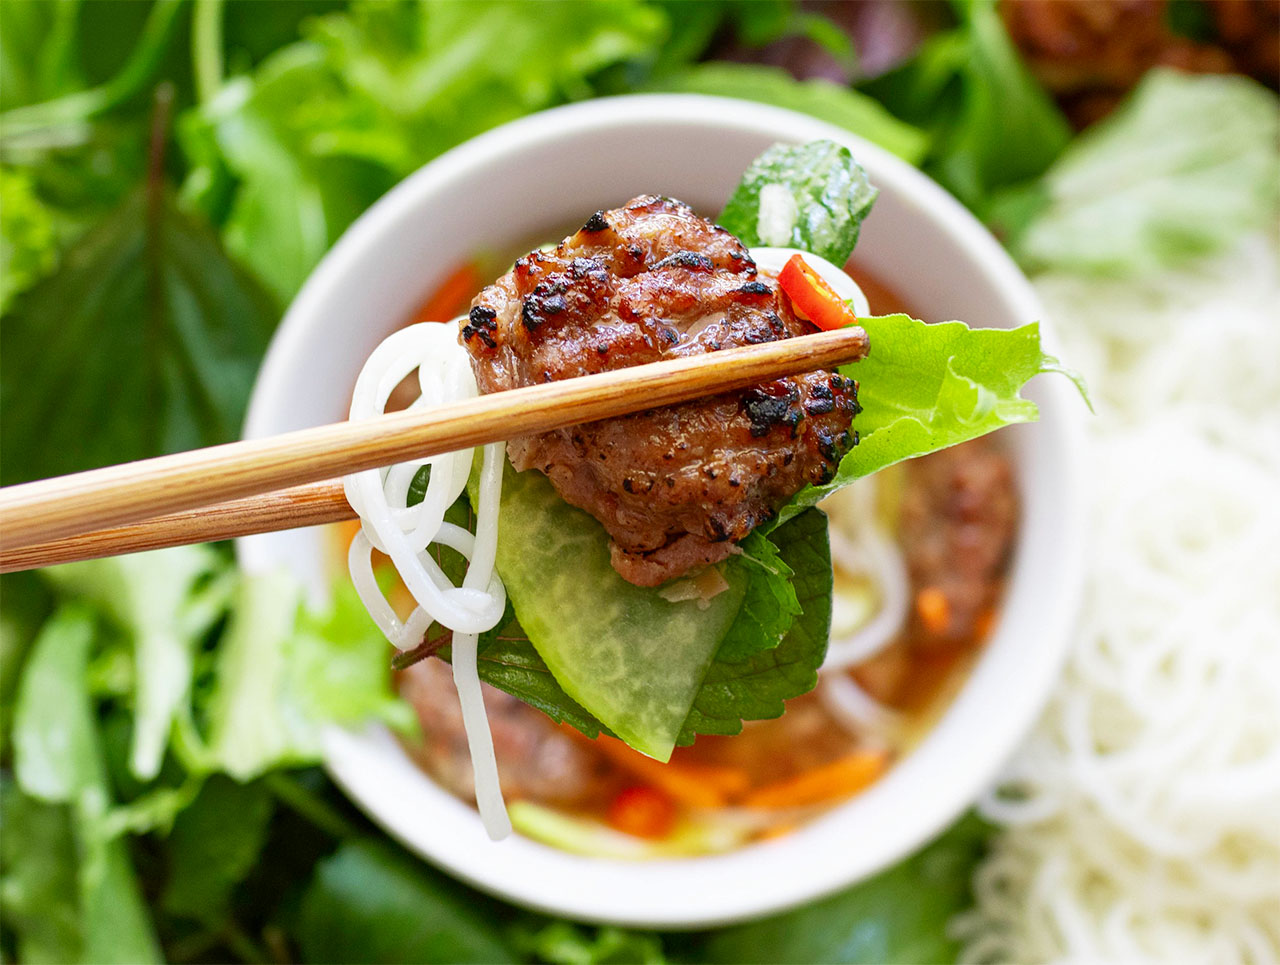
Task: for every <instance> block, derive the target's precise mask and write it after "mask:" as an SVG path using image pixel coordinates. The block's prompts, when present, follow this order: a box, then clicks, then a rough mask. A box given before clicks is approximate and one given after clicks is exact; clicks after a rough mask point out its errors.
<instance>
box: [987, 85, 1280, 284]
mask: <svg viewBox="0 0 1280 965" xmlns="http://www.w3.org/2000/svg"><path fill="white" fill-rule="evenodd" d="M1278 143H1280V101H1277V99H1276V95H1275V94H1274V93H1272V92H1271V91H1269V90H1267V89H1266V88H1265V87H1263V86H1262V85H1261V84H1258V83H1256V82H1255V81H1252V80H1250V79H1249V78H1247V77H1241V76H1218V75H1197V76H1192V75H1188V74H1183V73H1180V72H1178V71H1174V70H1164V69H1161V70H1154V71H1152V72H1151V73H1149V74H1148V75H1147V76H1146V77H1145V78H1144V80H1143V81H1142V83H1141V84H1140V85H1139V86H1138V87H1137V88H1136V89H1135V90H1134V91H1133V93H1132V94H1131V95H1130V96H1129V98H1128V100H1127V101H1126V102H1125V103H1124V105H1123V106H1121V108H1120V109H1119V110H1117V111H1116V113H1115V114H1113V115H1111V116H1110V117H1108V118H1107V119H1106V120H1104V121H1102V122H1100V123H1099V124H1097V125H1096V126H1094V127H1092V128H1090V129H1089V130H1088V131H1086V132H1085V133H1084V134H1082V135H1081V136H1080V137H1079V138H1077V139H1076V140H1075V141H1074V142H1073V143H1072V144H1071V146H1070V147H1069V148H1068V149H1067V150H1066V151H1065V152H1064V153H1063V155H1062V157H1061V158H1059V159H1058V161H1057V162H1056V163H1055V164H1054V165H1053V167H1052V168H1051V169H1050V170H1049V172H1048V173H1047V174H1046V175H1045V176H1044V178H1043V179H1042V180H1041V181H1040V182H1038V183H1037V184H1036V185H1035V186H1034V187H1033V188H1032V189H1031V191H1030V193H1029V194H1028V193H1027V192H1018V193H1015V194H1010V195H1006V196H1005V197H1004V198H1003V199H1002V200H1001V202H1000V203H999V204H998V205H997V206H996V208H995V209H994V211H993V218H995V219H996V220H997V221H999V220H1001V219H1002V218H1003V219H1004V220H1005V221H1006V222H1008V224H1009V226H1010V227H1012V228H1013V229H1014V230H1015V234H1014V237H1013V239H1012V241H1011V242H1010V246H1011V248H1012V250H1013V252H1014V254H1015V255H1016V256H1017V258H1018V259H1019V261H1021V262H1022V263H1023V264H1024V265H1026V266H1027V267H1028V268H1032V269H1045V268H1057V269H1063V270H1065V271H1076V272H1087V273H1099V274H1113V275H1132V274H1141V273H1146V272H1153V271H1159V270H1160V269H1163V268H1172V267H1176V266H1177V265H1178V264H1179V263H1181V262H1184V261H1186V260H1187V259H1189V258H1193V257H1196V256H1200V255H1204V254H1207V253H1211V252H1214V251H1220V250H1222V249H1223V248H1225V247H1226V246H1227V245H1229V244H1231V243H1232V242H1233V241H1235V240H1236V239H1237V238H1239V237H1241V236H1242V235H1244V234H1246V233H1248V232H1249V231H1251V230H1256V229H1258V228H1263V227H1268V226H1272V225H1274V224H1275V222H1276V214H1277V208H1276V205H1277V201H1278V200H1280V150H1278V149H1277V144H1278ZM1020 209H1021V210H1020ZM1027 210H1029V211H1030V212H1031V214H1030V217H1028V215H1027V213H1026V212H1027ZM1019 221H1023V222H1025V221H1029V224H1025V226H1023V227H1022V229H1021V230H1020V231H1018V230H1017V222H1019Z"/></svg>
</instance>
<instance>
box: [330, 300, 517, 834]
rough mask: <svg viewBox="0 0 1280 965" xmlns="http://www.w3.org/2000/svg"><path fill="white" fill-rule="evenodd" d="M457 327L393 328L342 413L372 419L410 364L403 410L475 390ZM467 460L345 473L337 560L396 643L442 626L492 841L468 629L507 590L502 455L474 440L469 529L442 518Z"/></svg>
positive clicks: (498, 804) (409, 643)
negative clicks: (453, 567) (454, 562)
mask: <svg viewBox="0 0 1280 965" xmlns="http://www.w3.org/2000/svg"><path fill="white" fill-rule="evenodd" d="M456 332H457V329H456V326H454V325H441V324H438V323H434V322H426V323H422V324H418V325H410V326H409V327H408V328H403V329H401V330H400V331H398V332H395V333H394V334H392V335H391V336H390V337H388V338H387V339H386V340H385V341H383V343H382V344H381V345H379V346H378V348H377V349H375V350H374V352H373V354H372V355H370V356H369V360H368V361H367V362H366V363H365V365H364V368H363V369H362V370H361V371H360V377H359V378H358V379H357V380H356V387H355V391H354V392H353V393H352V398H351V416H350V417H351V418H352V419H353V420H355V419H371V418H375V417H377V416H380V415H382V414H383V413H384V412H386V408H387V402H388V400H389V399H390V398H391V393H392V391H393V390H394V389H395V388H396V386H397V385H399V384H400V383H401V382H403V381H404V380H405V379H406V378H407V377H408V376H410V375H411V374H412V373H413V372H414V370H415V369H416V370H417V372H418V386H419V395H418V398H417V399H415V400H414V402H413V404H412V405H411V406H410V409H423V408H429V407H431V406H437V405H441V404H443V403H446V402H454V401H461V400H464V399H470V398H474V397H475V396H476V395H478V394H479V392H478V390H477V388H476V382H475V376H474V375H473V374H472V371H471V363H470V361H469V359H468V358H467V354H466V352H465V351H464V350H463V348H462V347H461V346H460V345H459V344H458V341H457V335H456ZM474 458H475V450H474V449H464V450H462V451H460V452H450V453H445V454H443V455H439V456H432V457H431V458H429V459H420V460H410V461H408V462H403V463H397V464H396V465H394V466H390V467H388V468H384V469H369V470H366V471H364V472H358V473H352V474H351V475H349V476H346V477H344V478H343V481H342V482H343V488H344V489H345V491H346V496H347V501H348V502H350V504H351V508H352V509H354V510H355V511H356V513H357V514H358V515H359V516H360V532H359V533H357V534H356V536H355V538H354V539H353V540H352V541H351V548H350V550H349V552H348V554H347V565H348V568H349V569H350V571H351V581H352V583H353V584H354V585H355V588H356V592H357V593H358V594H359V595H360V600H361V602H362V603H363V604H364V605H365V608H366V609H367V610H368V611H369V615H370V616H371V617H373V619H374V621H375V622H376V623H377V625H378V628H379V629H380V630H382V632H383V633H384V634H385V635H386V637H387V639H388V640H390V641H391V643H392V644H393V645H394V646H396V647H397V648H399V649H401V650H404V649H408V648H410V647H414V646H417V644H418V643H420V642H421V640H422V637H423V635H424V634H425V633H426V632H427V629H428V628H429V627H430V626H431V624H432V623H439V624H440V625H441V626H443V627H445V628H446V629H448V630H450V631H452V633H453V638H452V648H453V654H452V662H453V680H454V684H455V685H456V687H457V690H458V700H459V703H460V704H461V706H462V718H463V723H464V725H465V727H466V733H467V744H468V746H469V748H470V751H471V762H472V766H473V768H474V770H475V785H476V806H477V807H478V808H479V810H480V818H481V820H482V821H483V823H484V827H485V830H486V831H487V832H488V833H489V836H490V837H491V838H493V839H494V840H498V839H500V838H504V837H506V836H507V835H508V834H510V833H511V821H510V819H509V818H508V817H507V810H506V804H505V803H504V801H503V799H502V787H501V785H500V784H499V783H498V765H497V761H496V758H495V757H494V751H493V737H492V734H491V733H490V731H489V722H488V719H487V718H486V717H485V711H484V701H483V697H482V694H481V690H480V678H479V675H478V673H477V669H476V655H477V648H478V641H479V635H480V634H481V633H484V632H485V631H486V630H491V629H492V628H493V627H495V626H497V624H498V622H499V621H500V620H501V619H502V614H503V611H504V610H505V609H506V604H507V594H506V589H505V587H503V585H502V580H501V578H500V577H499V576H498V573H497V571H496V570H495V569H494V561H495V558H496V556H497V546H498V505H499V502H500V500H501V498H502V468H503V467H502V463H503V460H504V459H505V458H506V456H505V452H504V447H503V445H502V444H501V443H496V444H493V445H488V446H485V447H484V455H483V459H482V464H481V469H480V480H479V498H478V499H477V500H476V506H475V518H476V531H475V534H474V535H473V534H472V533H470V532H469V531H467V530H466V529H464V528H463V527H461V526H457V525H455V524H453V523H449V522H446V521H445V518H444V517H445V513H446V512H447V511H448V510H449V507H450V506H452V505H453V504H454V502H455V501H456V500H457V499H458V497H459V496H460V495H462V493H463V491H464V490H465V489H466V487H467V480H468V479H469V478H470V476H471V471H472V466H473V463H474ZM423 467H427V469H428V472H429V476H428V480H427V487H426V493H425V494H424V496H423V499H422V501H421V502H420V503H418V504H416V505H413V506H411V505H409V494H410V490H411V488H412V484H413V480H414V479H415V478H416V476H417V475H418V473H419V472H421V470H422V469H423ZM433 544H438V545H441V546H447V547H449V548H450V549H452V550H454V551H456V552H457V553H459V554H461V555H462V556H463V557H464V558H465V559H466V560H467V571H466V575H465V576H464V578H463V580H462V585H461V586H458V585H456V584H454V583H453V581H452V580H451V579H450V578H449V576H448V575H447V574H446V573H445V572H444V570H443V569H441V567H440V565H439V564H438V563H437V562H436V560H435V559H434V558H433V557H432V555H431V547H432V545H433ZM375 550H376V551H378V552H380V553H384V554H386V555H387V556H389V557H390V558H391V562H392V565H394V566H395V568H396V572H397V573H399V575H400V579H401V580H402V581H403V583H404V585H405V588H406V589H407V590H408V591H409V594H410V595H411V596H412V597H413V599H414V601H415V603H416V604H417V605H416V606H415V607H414V610H413V612H412V613H411V614H410V615H409V616H408V618H406V619H405V620H404V621H401V620H400V618H399V617H398V616H397V615H396V613H395V611H394V609H392V606H391V604H390V603H389V602H388V601H387V598H386V597H385V596H384V595H383V593H382V590H381V588H380V587H379V586H378V582H377V579H376V577H375V575H374V571H373V553H374V551H375Z"/></svg>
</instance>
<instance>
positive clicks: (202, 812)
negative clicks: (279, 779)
mask: <svg viewBox="0 0 1280 965" xmlns="http://www.w3.org/2000/svg"><path fill="white" fill-rule="evenodd" d="M274 807H275V806H274V801H273V799H272V797H271V795H270V794H269V793H268V792H267V791H266V790H265V789H264V788H263V787H262V786H261V785H260V784H238V783H236V782H235V781H232V780H230V779H229V778H225V777H222V776H214V777H212V778H210V779H209V780H208V781H206V782H205V783H204V786H203V787H202V788H201V789H200V794H199V796H198V797H196V799H195V801H194V802H192V804H191V806H190V807H188V808H187V809H186V810H185V811H183V812H182V813H181V814H180V815H179V816H178V819H177V821H176V822H174V825H173V830H172V831H171V832H170V833H169V837H168V842H167V848H166V850H167V851H168V858H169V879H168V883H167V884H166V885H165V889H164V894H163V896H162V898H161V904H162V905H163V906H164V909H165V910H166V911H167V912H169V913H171V914H174V915H181V916H183V917H186V918H193V919H196V920H198V921H218V920H219V917H220V916H221V915H222V914H224V913H225V911H226V908H227V906H228V903H229V901H230V898H231V891H232V889H233V888H234V887H235V886H236V885H237V884H239V883H240V882H241V881H243V880H244V879H245V877H246V876H247V875H248V874H249V872H250V871H252V870H253V867H254V865H255V864H256V863H257V860H258V855H259V854H260V853H261V851H262V848H263V845H265V844H266V840H267V822H268V821H269V820H270V819H271V814H272V812H273V811H274Z"/></svg>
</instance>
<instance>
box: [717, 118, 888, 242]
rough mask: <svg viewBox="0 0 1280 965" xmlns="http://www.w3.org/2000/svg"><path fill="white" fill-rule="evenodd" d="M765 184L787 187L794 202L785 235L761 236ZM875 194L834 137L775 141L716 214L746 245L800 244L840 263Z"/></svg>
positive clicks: (865, 173)
mask: <svg viewBox="0 0 1280 965" xmlns="http://www.w3.org/2000/svg"><path fill="white" fill-rule="evenodd" d="M768 185H781V186H782V187H784V188H786V189H787V191H788V192H789V193H790V195H791V197H792V200H793V202H794V204H795V219H794V222H793V223H792V225H791V228H790V231H789V233H788V236H787V237H770V238H762V237H761V236H760V229H759V226H760V197H761V191H762V190H763V189H764V188H765V187H766V186H768ZM875 199H876V189H875V188H873V187H872V186H871V184H870V183H869V182H868V181H867V172H866V171H864V170H863V169H862V165H860V164H859V163H858V162H857V161H855V160H854V159H853V155H852V154H850V153H849V149H848V148H847V147H842V146H841V145H839V144H836V143H835V142H834V141H812V142H810V143H808V144H801V145H796V146H791V145H785V144H775V145H774V146H773V147H771V148H769V149H768V150H767V151H765V152H764V153H763V154H761V155H760V156H759V157H758V158H756V159H755V160H754V161H752V162H751V166H750V167H749V168H747V172H746V173H745V174H744V175H743V176H742V181H741V182H739V184H738V187H737V189H736V190H735V191H734V192H733V196H732V197H730V198H729V203H728V204H726V205H725V207H724V210H723V211H722V212H720V217H719V219H718V220H719V223H720V224H721V225H723V226H724V227H725V228H727V229H728V230H729V231H731V232H732V233H733V234H735V235H737V236H738V238H739V239H740V240H741V241H742V243H743V244H744V245H747V246H754V245H773V246H775V247H787V248H800V249H803V250H804V251H809V252H812V253H813V254H815V255H818V256H820V257H822V258H825V259H827V261H830V262H831V263H832V264H836V265H843V264H844V263H845V262H846V261H848V260H849V255H850V254H851V253H852V252H853V247H854V245H856V244H857V243H858V229H859V228H860V227H861V225H862V219H863V218H865V217H866V216H867V214H868V212H870V211H871V205H872V203H873V202H874V201H875Z"/></svg>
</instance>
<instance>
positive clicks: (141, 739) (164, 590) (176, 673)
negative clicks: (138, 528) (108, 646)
mask: <svg viewBox="0 0 1280 965" xmlns="http://www.w3.org/2000/svg"><path fill="white" fill-rule="evenodd" d="M218 572H221V573H225V572H226V566H225V564H224V563H223V561H222V558H221V557H220V556H219V555H218V554H217V553H215V552H214V551H213V550H212V549H210V548H209V547H208V546H179V547H173V548H172V549H167V550H157V551H155V552H153V553H135V554H133V555H130V556H115V557H108V558H105V559H100V560H86V561H85V562H82V563H70V564H67V565H66V566H59V567H54V568H53V569H50V570H47V571H45V574H44V575H45V577H46V578H47V579H49V580H50V581H51V582H52V583H53V584H54V585H55V586H56V587H58V588H59V589H61V590H62V591H63V592H65V593H68V594H70V595H73V596H77V597H80V598H82V599H84V600H86V601H88V602H91V603H92V604H93V605H94V606H95V607H97V608H98V609H99V610H100V611H102V612H103V613H105V614H107V615H108V617H109V618H110V619H111V620H112V622H113V623H115V624H116V626H117V627H119V629H120V630H121V631H122V632H124V633H125V634H126V636H127V637H128V638H129V640H130V642H131V643H132V646H133V653H134V680H135V693H134V719H133V751H132V754H131V757H130V768H131V770H132V771H133V774H134V776H135V777H137V778H139V779H141V780H150V779H151V778H154V777H155V776H156V775H157V774H158V773H159V772H160V764H161V761H162V759H163V757H164V752H165V749H166V748H167V747H168V743H169V732H170V729H171V728H172V727H173V724H174V721H175V719H178V718H185V717H186V716H187V715H188V714H189V713H190V709H189V705H190V691H191V677H192V673H193V670H194V656H195V649H196V646H197V642H198V640H199V638H200V637H201V636H202V635H203V634H204V633H205V632H206V631H207V630H208V629H209V626H210V624H211V623H212V622H213V621H214V620H215V619H217V618H218V617H219V616H221V615H222V613H223V612H225V604H226V602H227V594H226V592H225V591H222V592H219V588H215V596H214V597H213V598H208V597H205V596H203V595H200V594H197V593H196V588H197V586H198V585H201V584H203V583H204V582H205V581H206V580H208V579H209V578H211V577H212V576H213V575H214V574H215V573H218ZM221 585H222V586H224V587H226V583H225V581H224V582H223V584H221ZM227 589H229V587H227Z"/></svg>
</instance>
